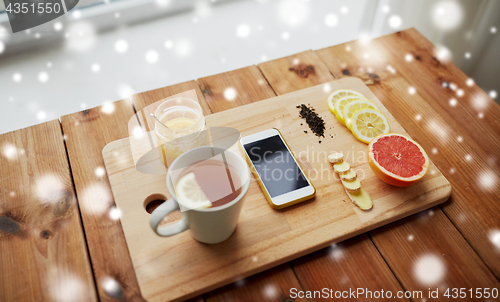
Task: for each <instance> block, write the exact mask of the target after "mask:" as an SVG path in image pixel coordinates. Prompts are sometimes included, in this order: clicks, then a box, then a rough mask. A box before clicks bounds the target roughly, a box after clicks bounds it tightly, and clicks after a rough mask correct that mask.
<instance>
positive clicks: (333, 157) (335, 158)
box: [328, 152, 344, 164]
mask: <svg viewBox="0 0 500 302" xmlns="http://www.w3.org/2000/svg"><path fill="white" fill-rule="evenodd" d="M343 160H344V154H342V153H341V152H335V153H332V154H330V155H328V161H329V162H331V163H332V164H336V163H341V162H342V161H343Z"/></svg>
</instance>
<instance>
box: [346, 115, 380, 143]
mask: <svg viewBox="0 0 500 302" xmlns="http://www.w3.org/2000/svg"><path fill="white" fill-rule="evenodd" d="M351 132H352V134H354V136H355V137H356V138H357V139H358V140H360V141H362V142H363V143H366V144H369V143H370V142H371V141H372V139H373V138H374V137H376V136H379V135H381V134H385V133H389V121H387V118H386V117H385V115H383V114H382V112H380V111H377V110H373V109H361V110H358V111H356V112H354V114H353V115H352V119H351Z"/></svg>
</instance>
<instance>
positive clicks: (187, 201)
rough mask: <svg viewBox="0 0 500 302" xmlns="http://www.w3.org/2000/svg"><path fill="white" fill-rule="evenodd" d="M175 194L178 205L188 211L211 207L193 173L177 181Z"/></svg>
mask: <svg viewBox="0 0 500 302" xmlns="http://www.w3.org/2000/svg"><path fill="white" fill-rule="evenodd" d="M175 194H176V195H177V199H178V201H179V203H180V204H182V205H183V206H185V207H187V208H189V209H199V208H209V207H211V206H212V203H211V202H210V200H208V198H207V196H206V195H205V193H203V191H202V189H201V187H200V185H199V184H198V182H197V181H196V177H195V175H194V173H193V172H191V173H188V174H186V175H184V176H182V177H181V179H179V181H177V184H176V185H175Z"/></svg>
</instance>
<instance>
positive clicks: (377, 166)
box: [368, 133, 429, 187]
mask: <svg viewBox="0 0 500 302" xmlns="http://www.w3.org/2000/svg"><path fill="white" fill-rule="evenodd" d="M368 163H369V164H370V168H371V169H372V170H373V173H375V175H377V176H378V177H379V178H380V179H381V180H383V181H384V182H386V183H388V184H390V185H393V186H398V187H407V186H409V185H411V184H413V183H415V182H417V181H418V180H419V179H421V178H422V177H423V176H424V175H425V173H426V172H427V168H428V167H429V158H428V157H427V154H426V153H425V151H424V149H423V148H422V147H421V146H420V145H419V144H418V143H416V142H415V141H414V140H412V139H410V138H408V137H406V136H404V135H401V134H397V133H387V134H382V135H379V136H377V137H375V138H374V139H373V140H372V141H371V142H370V144H369V145H368Z"/></svg>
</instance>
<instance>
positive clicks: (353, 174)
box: [340, 168, 358, 181]
mask: <svg viewBox="0 0 500 302" xmlns="http://www.w3.org/2000/svg"><path fill="white" fill-rule="evenodd" d="M357 177H358V175H357V174H356V171H354V170H353V169H352V168H351V169H349V172H347V173H346V174H341V175H340V179H341V180H342V179H343V180H347V181H353V180H355V179H356V178H357Z"/></svg>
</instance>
